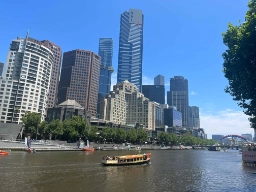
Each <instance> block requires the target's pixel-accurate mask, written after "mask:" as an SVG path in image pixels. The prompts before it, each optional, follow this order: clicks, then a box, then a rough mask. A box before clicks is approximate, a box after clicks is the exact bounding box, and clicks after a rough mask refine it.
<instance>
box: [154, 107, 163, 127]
mask: <svg viewBox="0 0 256 192" xmlns="http://www.w3.org/2000/svg"><path fill="white" fill-rule="evenodd" d="M153 108H154V113H155V129H157V128H163V127H164V122H163V119H164V118H163V109H162V105H161V104H160V103H157V102H153Z"/></svg>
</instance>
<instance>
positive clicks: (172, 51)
mask: <svg viewBox="0 0 256 192" xmlns="http://www.w3.org/2000/svg"><path fill="white" fill-rule="evenodd" d="M247 4H248V0H239V1H238V0H237V1H234V0H225V1H224V0H207V1H206V0H193V1H192V0H129V1H121V0H107V1H106V0H93V1H91V0H90V1H89V0H73V1H67V0H54V1H53V0H44V1H34V0H26V1H20V0H12V1H9V0H1V1H0V10H1V11H0V62H4V63H5V61H6V56H7V52H8V49H9V45H10V43H11V41H12V40H13V39H15V38H17V37H25V36H26V33H27V31H29V36H30V37H32V38H35V39H38V40H46V39H47V40H50V41H52V42H54V43H55V44H57V45H59V46H61V47H62V51H63V52H66V51H71V50H74V49H85V50H90V51H94V52H96V53H98V45H99V38H103V37H109V38H113V39H114V54H113V67H114V70H115V72H114V73H113V75H112V85H113V84H115V83H116V76H117V74H116V72H117V62H118V61H117V59H118V41H119V30H120V15H121V13H123V12H124V11H127V10H129V9H130V8H134V9H140V10H142V12H143V14H144V34H143V35H144V39H143V41H144V42H143V43H144V45H143V46H144V50H143V77H142V79H143V85H150V84H153V82H154V81H153V80H154V77H155V76H157V75H158V74H161V75H163V76H164V77H165V85H166V86H165V89H166V91H169V89H170V87H169V84H170V78H171V77H173V76H183V77H185V78H186V79H188V82H189V105H190V106H198V107H199V108H200V123H201V127H202V128H204V129H205V132H206V133H207V135H208V138H209V139H211V136H212V134H222V135H227V134H239V135H241V134H244V133H251V134H252V133H253V129H251V128H250V125H249V122H248V116H246V115H244V113H243V109H241V108H240V107H238V105H237V103H236V101H233V100H232V97H231V96H230V95H229V94H227V93H225V92H224V89H225V87H226V86H227V85H228V81H227V79H226V78H225V77H224V73H223V72H222V68H223V58H222V53H224V51H225V50H226V49H227V48H226V47H225V45H224V44H223V40H222V33H223V32H225V31H226V30H227V26H228V23H229V22H231V23H233V24H235V25H238V21H239V20H240V21H241V22H243V21H244V18H245V14H246V11H247V10H248V7H247Z"/></svg>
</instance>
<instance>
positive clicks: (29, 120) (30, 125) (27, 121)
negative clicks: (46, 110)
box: [21, 112, 41, 135]
mask: <svg viewBox="0 0 256 192" xmlns="http://www.w3.org/2000/svg"><path fill="white" fill-rule="evenodd" d="M21 120H22V122H23V123H24V125H25V129H24V131H25V133H27V134H32V135H33V134H35V133H36V130H37V126H38V124H39V123H40V121H41V118H40V115H39V114H38V113H35V112H32V113H30V112H29V113H27V114H26V115H25V116H23V117H22V119H21Z"/></svg>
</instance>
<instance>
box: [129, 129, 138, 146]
mask: <svg viewBox="0 0 256 192" xmlns="http://www.w3.org/2000/svg"><path fill="white" fill-rule="evenodd" d="M126 140H127V141H129V142H130V143H134V142H136V140H137V133H136V130H135V129H134V128H133V129H130V130H129V131H127V136H126Z"/></svg>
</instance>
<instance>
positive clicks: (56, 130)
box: [45, 119, 64, 139]
mask: <svg viewBox="0 0 256 192" xmlns="http://www.w3.org/2000/svg"><path fill="white" fill-rule="evenodd" d="M45 132H46V133H47V134H48V135H49V138H50V139H51V136H55V139H56V137H57V136H59V135H63V132H64V131H63V125H62V122H60V120H59V119H54V120H53V121H51V122H50V123H49V125H48V126H47V129H46V131H45Z"/></svg>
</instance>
